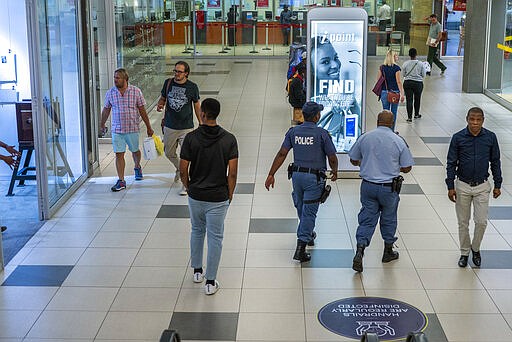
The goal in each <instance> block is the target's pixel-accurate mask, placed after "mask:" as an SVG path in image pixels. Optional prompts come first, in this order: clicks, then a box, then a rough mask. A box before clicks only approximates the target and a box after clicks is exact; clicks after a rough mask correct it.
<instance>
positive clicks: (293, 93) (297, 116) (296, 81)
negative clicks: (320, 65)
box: [288, 64, 306, 124]
mask: <svg viewBox="0 0 512 342" xmlns="http://www.w3.org/2000/svg"><path fill="white" fill-rule="evenodd" d="M305 77H306V68H305V67H304V65H303V64H299V65H297V71H296V72H295V74H294V75H293V77H292V78H291V79H290V82H289V83H288V102H289V103H290V104H291V106H292V107H293V121H294V122H295V123H296V124H301V123H303V122H304V116H303V115H302V106H304V104H305V103H306V92H305V91H304V82H305Z"/></svg>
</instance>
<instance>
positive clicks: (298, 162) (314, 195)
mask: <svg viewBox="0 0 512 342" xmlns="http://www.w3.org/2000/svg"><path fill="white" fill-rule="evenodd" d="M323 109H324V106H322V105H321V104H317V103H316V102H306V104H304V106H303V107H302V114H303V115H304V123H303V124H302V125H300V126H296V127H292V128H290V129H289V130H288V132H287V133H286V136H285V138H284V141H283V144H282V145H281V149H280V150H279V152H277V155H276V157H275V158H274V162H273V163H272V167H271V168H270V171H269V172H268V177H267V179H266V181H265V188H267V190H270V187H272V188H273V187H274V175H275V173H276V172H277V170H278V169H279V168H280V167H281V165H282V164H283V162H284V161H285V159H286V156H287V155H288V152H289V151H290V149H292V148H293V151H294V153H293V158H294V162H293V164H292V165H291V168H290V167H289V170H288V172H289V173H290V172H291V173H292V174H291V178H292V185H293V192H292V198H293V204H294V206H295V208H296V209H297V215H298V217H299V226H298V227H297V249H296V251H295V254H294V256H293V259H294V260H297V261H300V262H304V261H309V260H310V259H311V255H310V254H309V253H306V245H308V244H309V245H314V239H315V237H316V234H315V233H314V231H313V230H314V228H315V220H316V214H317V212H318V207H319V205H320V197H321V195H322V192H323V191H324V188H325V179H326V174H325V171H326V170H327V166H326V163H325V159H326V157H327V159H328V160H329V166H330V167H331V180H332V181H336V179H337V178H338V175H337V170H338V158H337V157H336V148H335V147H334V144H333V142H332V139H331V136H330V135H329V132H327V131H326V130H325V129H323V128H320V127H318V126H317V125H316V123H317V122H318V120H319V119H320V112H321V111H322V110H323Z"/></svg>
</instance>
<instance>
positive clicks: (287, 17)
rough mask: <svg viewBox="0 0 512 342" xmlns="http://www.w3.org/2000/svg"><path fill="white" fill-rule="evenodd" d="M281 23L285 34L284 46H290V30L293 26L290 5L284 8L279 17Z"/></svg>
mask: <svg viewBox="0 0 512 342" xmlns="http://www.w3.org/2000/svg"><path fill="white" fill-rule="evenodd" d="M279 22H280V23H281V31H282V33H283V46H288V45H290V39H289V38H290V28H291V24H292V12H291V11H290V10H289V9H288V5H284V6H283V11H282V12H281V15H280V16H279Z"/></svg>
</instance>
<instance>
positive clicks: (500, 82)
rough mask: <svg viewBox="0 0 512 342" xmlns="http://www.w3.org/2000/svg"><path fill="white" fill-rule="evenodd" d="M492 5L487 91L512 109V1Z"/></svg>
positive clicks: (502, 0) (497, 2)
mask: <svg viewBox="0 0 512 342" xmlns="http://www.w3.org/2000/svg"><path fill="white" fill-rule="evenodd" d="M490 4H491V5H492V7H491V8H492V13H491V18H492V19H493V20H492V23H491V24H490V26H489V30H490V32H489V36H490V38H489V48H488V61H487V79H486V90H487V91H490V92H491V93H492V94H494V95H497V96H498V97H497V99H499V100H503V101H504V102H505V103H504V104H505V105H507V104H508V106H509V107H512V0H496V1H495V2H492V3H490Z"/></svg>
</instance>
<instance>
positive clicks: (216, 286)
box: [204, 280, 220, 296]
mask: <svg viewBox="0 0 512 342" xmlns="http://www.w3.org/2000/svg"><path fill="white" fill-rule="evenodd" d="M219 288H220V285H219V282H218V281H217V280H215V284H214V285H212V284H206V285H205V286H204V293H205V294H206V295H207V296H210V295H212V294H215V292H217V291H218V290H219Z"/></svg>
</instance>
